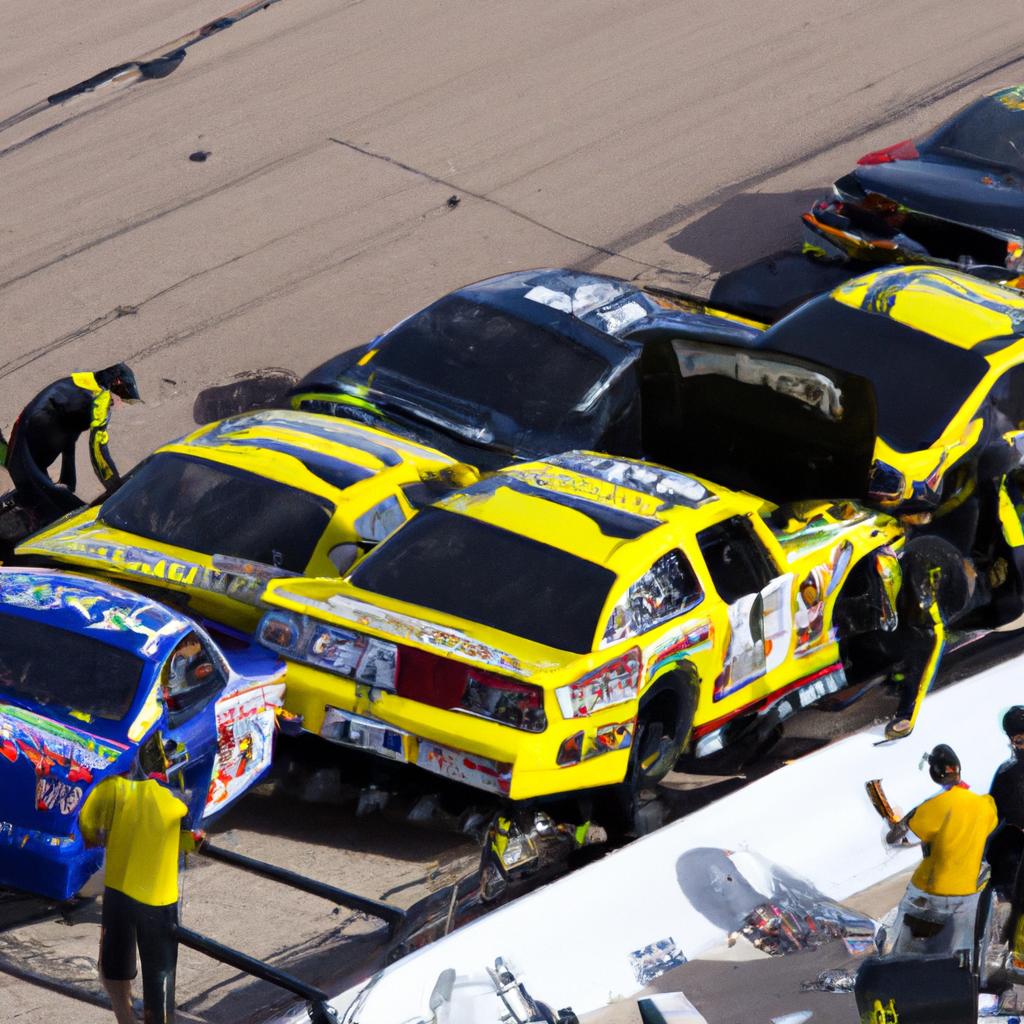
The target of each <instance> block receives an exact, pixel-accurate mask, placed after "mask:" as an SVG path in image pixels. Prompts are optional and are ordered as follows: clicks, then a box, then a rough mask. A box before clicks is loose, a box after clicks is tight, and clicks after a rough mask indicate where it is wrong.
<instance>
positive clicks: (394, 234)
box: [125, 205, 444, 362]
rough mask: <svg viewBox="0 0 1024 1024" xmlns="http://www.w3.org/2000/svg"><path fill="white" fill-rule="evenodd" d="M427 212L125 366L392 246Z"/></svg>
mask: <svg viewBox="0 0 1024 1024" xmlns="http://www.w3.org/2000/svg"><path fill="white" fill-rule="evenodd" d="M436 209H437V211H440V210H443V209H444V206H443V205H442V206H440V207H437V208H436ZM430 212H432V211H428V212H427V213H426V214H417V215H416V216H415V217H410V218H407V219H406V220H405V221H403V222H402V223H401V224H398V225H395V226H394V227H393V228H392V229H391V230H389V231H386V232H382V233H381V234H379V235H375V236H374V237H373V238H371V239H369V240H368V241H367V242H366V243H365V244H364V245H361V246H360V247H359V248H358V249H355V250H352V251H348V252H345V253H343V254H342V255H340V256H339V255H338V253H339V252H341V250H339V249H335V250H334V251H333V252H332V253H329V254H327V256H326V257H324V259H325V260H326V262H322V263H321V265H320V266H318V267H316V268H315V269H313V270H305V271H303V272H301V273H296V274H293V275H292V276H291V277H289V278H288V279H286V280H284V281H282V282H281V283H280V284H279V285H277V286H276V287H275V288H272V289H271V290H269V291H266V292H263V293H262V294H260V295H258V296H255V297H254V298H251V299H247V300H246V301H245V302H240V303H239V304H238V305H237V306H232V307H231V308H230V309H225V310H222V311H221V312H219V313H215V314H214V315H212V316H209V317H207V318H206V319H205V320H200V321H198V322H197V323H194V324H191V325H190V326H188V327H185V328H182V329H181V330H180V331H174V332H172V333H171V334H166V335H164V337H162V338H160V339H159V340H157V341H155V342H152V343H151V344H149V345H146V346H144V347H143V348H140V349H138V350H137V351H135V352H133V353H132V354H131V355H128V356H125V362H131V361H132V360H134V359H147V358H149V357H150V356H154V355H156V354H157V353H159V352H162V351H164V350H165V349H168V348H173V347H174V346H175V345H178V344H180V343H181V342H183V341H187V340H188V339H189V338H192V337H195V336H196V335H197V334H201V333H202V332H203V331H207V330H210V329H211V328H213V327H218V326H220V325H221V324H222V323H226V322H228V321H230V320H234V319H236V318H237V317H240V316H244V315H245V314H246V313H249V312H251V311H252V310H254V309H259V308H260V307H261V306H265V305H267V303H270V302H273V301H275V300H277V299H279V298H281V297H283V296H285V295H290V294H291V293H292V292H295V291H297V290H298V289H299V288H301V287H303V285H305V284H307V283H308V282H309V281H314V280H316V279H317V278H318V277H323V276H324V275H325V274H330V273H332V272H333V271H335V270H337V269H338V268H339V267H343V266H345V265H346V264H347V263H351V262H352V261H353V260H356V259H358V258H359V257H360V256H364V255H365V254H366V253H368V252H371V251H372V250H373V249H374V248H376V247H377V246H380V245H382V244H383V245H390V244H391V243H392V242H395V241H397V240H398V239H400V238H403V237H405V236H406V235H408V234H409V233H410V232H411V231H413V230H415V228H417V227H418V226H419V225H420V224H421V223H422V222H423V220H424V218H425V217H426V216H429V214H430ZM239 258H240V257H239ZM172 287H175V286H172ZM169 290H170V289H164V291H165V292H166V291H169ZM158 294H162V293H158ZM155 297H156V296H151V297H150V299H152V298H155ZM146 301H150V300H146Z"/></svg>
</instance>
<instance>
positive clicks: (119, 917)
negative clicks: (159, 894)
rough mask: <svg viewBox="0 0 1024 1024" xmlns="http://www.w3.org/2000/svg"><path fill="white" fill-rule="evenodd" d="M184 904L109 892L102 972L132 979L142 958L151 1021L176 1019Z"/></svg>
mask: <svg viewBox="0 0 1024 1024" xmlns="http://www.w3.org/2000/svg"><path fill="white" fill-rule="evenodd" d="M177 923H178V904H177V903H171V904H169V905H167V906H164V907H151V906H149V905H148V904H146V903H139V901H138V900H133V899H132V898H131V897H130V896H126V895H125V894H124V893H123V892H119V891H118V890H117V889H110V888H107V889H104V890H103V937H102V939H101V940H100V973H101V974H102V975H103V977H104V978H106V979H107V980H108V981H131V980H132V979H133V978H134V977H135V975H136V974H137V973H138V967H137V965H136V960H135V948H136V946H138V950H139V960H140V961H141V962H142V1000H143V1003H144V1005H145V1017H144V1020H145V1024H167V1022H168V1021H170V1020H172V1019H173V1017H174V975H175V971H176V970H177V966H178V939H177V937H176V936H175V934H174V926H175V925H176V924H177Z"/></svg>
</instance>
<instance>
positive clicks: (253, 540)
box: [99, 452, 334, 572]
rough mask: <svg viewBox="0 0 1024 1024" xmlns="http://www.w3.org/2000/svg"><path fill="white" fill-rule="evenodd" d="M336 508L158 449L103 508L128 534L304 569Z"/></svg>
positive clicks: (106, 517)
mask: <svg viewBox="0 0 1024 1024" xmlns="http://www.w3.org/2000/svg"><path fill="white" fill-rule="evenodd" d="M333 514H334V506H333V505H332V504H331V502H329V501H328V500H327V499H326V498H321V497H320V496H318V495H315V494H309V493H307V492H306V491H300V490H297V489H296V488H294V487H288V486H287V485H286V484H281V483H278V482H277V481H275V480H268V479H267V478H266V477H262V476H257V475H256V474H254V473H247V472H246V471H245V470H242V469H236V468H235V467H234V466H225V465H223V464H222V463H219V462H208V461H207V460H206V459H195V458H191V457H189V456H187V455H180V454H177V453H174V452H158V453H157V454H156V455H153V456H151V457H150V458H149V459H148V460H147V461H146V462H145V463H143V464H142V465H141V466H140V467H139V469H138V470H136V472H134V473H133V474H132V476H131V478H130V479H129V480H128V481H127V482H126V483H125V484H124V486H123V487H121V489H120V490H118V491H117V492H116V493H115V494H113V495H112V496H111V497H110V498H108V499H107V500H106V501H105V502H104V503H103V505H102V507H101V508H100V515H99V518H100V521H101V522H103V523H106V525H107V526H112V527H114V529H117V530H124V531H125V532H126V533H133V534H136V535H137V536H139V537H146V538H148V539H149V540H154V541H157V542H159V543H161V544H171V545H174V546H175V547H179V548H187V549H188V550H190V551H198V552H201V553H202V554H204V555H231V556H233V557H235V558H244V559H246V560H247V561H252V562H262V563H263V564H264V565H273V566H275V567H277V568H279V569H287V570H289V571H291V572H303V571H304V570H305V568H306V566H307V565H308V563H309V560H310V558H311V557H312V555H313V550H314V548H315V547H316V545H317V542H318V541H319V540H320V536H321V534H322V533H323V532H324V529H325V528H326V526H327V524H328V523H329V522H330V520H331V517H332V516H333Z"/></svg>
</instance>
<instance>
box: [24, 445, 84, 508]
mask: <svg viewBox="0 0 1024 1024" xmlns="http://www.w3.org/2000/svg"><path fill="white" fill-rule="evenodd" d="M19 433H20V432H19V431H17V430H16V431H15V433H14V436H13V437H12V438H11V443H10V450H9V452H8V454H7V472H8V473H10V474H11V479H12V480H13V481H14V486H15V487H17V488H18V496H19V498H20V499H21V503H22V505H23V506H24V507H25V508H28V509H30V510H31V511H32V512H33V513H35V515H36V516H37V517H38V518H39V525H41V526H45V525H47V524H48V523H52V522H53V521H54V520H56V519H60V517H61V516H62V515H65V514H66V513H68V512H73V511H74V510H75V509H77V508H81V507H82V504H83V503H82V500H81V499H80V498H78V497H77V496H76V495H75V493H74V492H73V491H69V490H68V489H67V488H66V487H61V486H59V485H58V484H55V483H54V482H53V481H52V480H51V479H50V477H49V475H48V474H47V472H46V470H45V469H44V468H41V467H40V466H38V465H37V464H36V462H35V460H34V459H33V458H32V453H31V452H30V451H29V448H28V443H27V442H26V441H24V440H23V439H22V438H20V437H19V436H18V435H19Z"/></svg>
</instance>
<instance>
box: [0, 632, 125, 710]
mask: <svg viewBox="0 0 1024 1024" xmlns="http://www.w3.org/2000/svg"><path fill="white" fill-rule="evenodd" d="M143 665H144V663H143V661H142V660H141V659H140V658H138V657H137V656H136V655H134V654H132V653H131V652H129V651H124V650H121V649H120V648H118V647H111V646H110V645H109V644H105V643H103V642H102V641H100V640H96V639H94V638H93V637H90V636H83V635H82V634H80V633H71V632H69V631H67V630H64V629H58V628H56V627H54V626H49V625H46V624H44V623H42V622H36V621H35V620H33V619H28V618H22V617H21V616H17V615H0V698H3V697H7V698H10V699H13V700H20V701H22V702H30V703H35V704H40V705H46V706H47V707H50V706H53V707H54V708H56V709H59V710H63V711H65V712H68V711H75V712H78V714H79V715H87V716H88V715H91V716H92V717H93V718H103V719H106V720H108V721H114V722H119V721H120V720H121V719H122V718H124V716H125V715H126V714H127V713H128V711H129V709H130V708H131V706H132V701H133V700H134V699H135V693H136V690H137V689H138V686H139V680H140V679H141V677H142V669H143Z"/></svg>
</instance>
